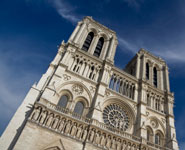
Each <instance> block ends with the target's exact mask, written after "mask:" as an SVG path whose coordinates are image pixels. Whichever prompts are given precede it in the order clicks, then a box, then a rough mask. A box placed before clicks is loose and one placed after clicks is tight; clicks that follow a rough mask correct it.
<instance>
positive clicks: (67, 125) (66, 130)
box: [65, 120, 71, 134]
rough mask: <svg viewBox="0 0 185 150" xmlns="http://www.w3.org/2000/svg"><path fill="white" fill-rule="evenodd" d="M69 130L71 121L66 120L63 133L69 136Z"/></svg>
mask: <svg viewBox="0 0 185 150" xmlns="http://www.w3.org/2000/svg"><path fill="white" fill-rule="evenodd" d="M70 130H71V120H68V122H67V124H66V128H65V133H66V134H69V132H70Z"/></svg>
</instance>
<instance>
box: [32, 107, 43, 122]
mask: <svg viewBox="0 0 185 150" xmlns="http://www.w3.org/2000/svg"><path fill="white" fill-rule="evenodd" d="M40 112H41V107H38V108H37V109H34V111H33V113H32V117H31V119H32V120H34V121H37V120H38V118H39V115H40Z"/></svg>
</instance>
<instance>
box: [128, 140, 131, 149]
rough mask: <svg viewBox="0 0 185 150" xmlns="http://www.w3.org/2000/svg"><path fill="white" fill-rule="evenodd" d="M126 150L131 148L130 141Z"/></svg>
mask: <svg viewBox="0 0 185 150" xmlns="http://www.w3.org/2000/svg"><path fill="white" fill-rule="evenodd" d="M127 150H131V143H130V142H129V143H128V144H127Z"/></svg>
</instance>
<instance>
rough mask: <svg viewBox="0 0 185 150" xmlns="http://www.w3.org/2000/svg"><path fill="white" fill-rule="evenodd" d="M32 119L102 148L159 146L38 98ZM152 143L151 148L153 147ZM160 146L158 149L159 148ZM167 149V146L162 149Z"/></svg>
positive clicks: (118, 149) (129, 149) (130, 149)
mask: <svg viewBox="0 0 185 150" xmlns="http://www.w3.org/2000/svg"><path fill="white" fill-rule="evenodd" d="M29 121H31V122H33V123H36V124H38V125H39V126H42V127H44V128H47V129H49V130H54V131H55V132H58V133H60V134H62V135H64V136H70V137H72V138H75V139H76V140H79V141H81V142H89V143H91V144H93V145H94V146H96V147H100V148H101V149H113V150H123V149H124V150H157V149H162V148H161V147H156V145H152V144H148V145H143V144H141V139H140V138H139V137H136V136H133V135H131V134H128V133H126V132H124V131H119V130H117V129H115V128H112V127H108V126H106V125H105V124H103V123H100V122H99V121H97V120H93V119H89V118H86V117H82V116H80V115H78V114H76V113H73V112H71V111H70V110H68V109H65V108H62V107H59V106H56V105H54V104H51V103H48V104H47V105H43V104H41V103H39V102H37V103H36V104H35V105H34V110H33V112H32V114H31V116H30V117H29ZM150 147H151V148H150ZM156 148H157V149H156ZM162 150H167V149H164V148H163V149H162Z"/></svg>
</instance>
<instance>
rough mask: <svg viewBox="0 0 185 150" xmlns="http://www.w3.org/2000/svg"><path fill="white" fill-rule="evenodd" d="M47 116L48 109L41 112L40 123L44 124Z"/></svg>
mask: <svg viewBox="0 0 185 150" xmlns="http://www.w3.org/2000/svg"><path fill="white" fill-rule="evenodd" d="M46 116H47V111H44V112H42V113H41V115H40V118H39V123H40V124H44V122H45V119H46Z"/></svg>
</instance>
